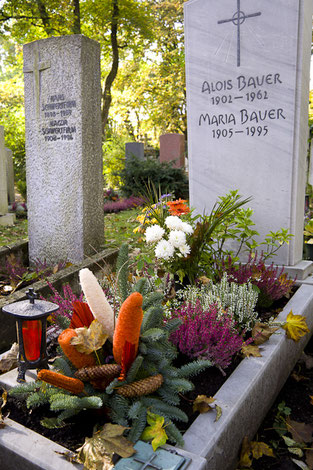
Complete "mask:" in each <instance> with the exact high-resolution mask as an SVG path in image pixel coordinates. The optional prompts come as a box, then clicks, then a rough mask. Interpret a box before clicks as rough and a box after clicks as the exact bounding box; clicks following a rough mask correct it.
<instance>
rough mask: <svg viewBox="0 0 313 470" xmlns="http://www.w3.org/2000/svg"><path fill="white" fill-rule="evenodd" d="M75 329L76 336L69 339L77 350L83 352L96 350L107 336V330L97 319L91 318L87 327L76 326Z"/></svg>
mask: <svg viewBox="0 0 313 470" xmlns="http://www.w3.org/2000/svg"><path fill="white" fill-rule="evenodd" d="M75 331H76V333H77V336H74V337H73V338H72V339H71V344H73V345H74V346H75V347H76V349H77V351H79V352H81V353H84V354H91V353H92V352H94V351H97V350H98V349H100V348H101V346H103V345H104V343H105V342H106V340H107V338H108V335H107V332H106V331H105V329H104V328H103V326H102V325H101V323H99V322H98V320H93V321H92V322H91V324H90V326H89V328H86V327H83V328H76V329H75Z"/></svg>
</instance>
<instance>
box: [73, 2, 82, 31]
mask: <svg viewBox="0 0 313 470" xmlns="http://www.w3.org/2000/svg"><path fill="white" fill-rule="evenodd" d="M73 7H74V24H73V34H81V29H80V5H79V0H73Z"/></svg>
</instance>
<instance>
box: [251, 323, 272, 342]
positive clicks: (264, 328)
mask: <svg viewBox="0 0 313 470" xmlns="http://www.w3.org/2000/svg"><path fill="white" fill-rule="evenodd" d="M278 329H279V328H278V327H271V326H268V325H267V324H266V323H256V324H255V326H254V327H253V329H252V337H253V338H254V340H253V343H254V344H255V345H257V346H260V344H263V343H265V341H268V339H269V338H270V337H271V336H272V334H273V333H275V331H277V330H278Z"/></svg>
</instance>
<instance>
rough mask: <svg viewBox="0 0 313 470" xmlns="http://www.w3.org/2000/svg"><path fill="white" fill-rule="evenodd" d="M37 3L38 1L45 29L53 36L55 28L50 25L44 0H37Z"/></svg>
mask: <svg viewBox="0 0 313 470" xmlns="http://www.w3.org/2000/svg"><path fill="white" fill-rule="evenodd" d="M36 3H37V7H38V11H39V15H40V18H41V21H42V23H43V27H44V30H45V32H46V33H47V35H48V36H52V35H53V28H51V26H50V18H49V16H48V13H47V10H46V7H45V4H44V3H43V1H42V0H36Z"/></svg>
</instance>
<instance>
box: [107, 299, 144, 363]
mask: <svg viewBox="0 0 313 470" xmlns="http://www.w3.org/2000/svg"><path fill="white" fill-rule="evenodd" d="M141 307H142V295H141V294H140V293H139V292H133V293H132V294H131V295H130V296H129V297H127V299H126V300H125V302H124V303H123V304H122V306H121V308H120V311H119V314H118V319H117V324H116V327H115V331H114V336H113V356H114V359H115V361H116V362H117V363H118V364H121V362H122V357H123V351H124V346H125V343H126V341H127V342H128V343H130V344H132V345H134V358H135V357H136V354H137V351H138V343H139V335H140V327H141V323H142V319H143V311H142V308H141Z"/></svg>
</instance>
